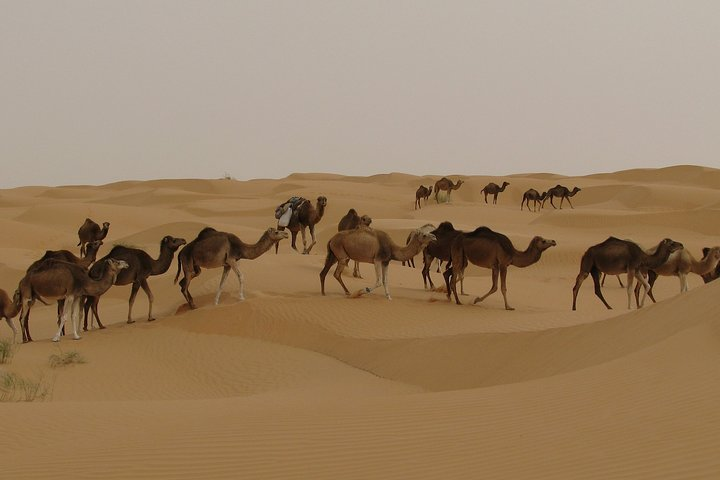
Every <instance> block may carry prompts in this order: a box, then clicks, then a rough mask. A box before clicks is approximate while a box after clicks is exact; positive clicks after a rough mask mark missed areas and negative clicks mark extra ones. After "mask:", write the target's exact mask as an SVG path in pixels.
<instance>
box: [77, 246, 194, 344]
mask: <svg viewBox="0 0 720 480" xmlns="http://www.w3.org/2000/svg"><path fill="white" fill-rule="evenodd" d="M185 243H186V242H185V239H184V238H175V237H171V236H170V235H167V236H165V237H163V239H162V240H161V241H160V255H158V258H157V259H154V258H152V257H151V256H150V255H148V254H147V253H146V252H144V251H143V250H140V249H137V248H129V247H124V246H121V245H117V246H115V247H113V249H112V250H110V253H108V254H107V255H105V257H103V258H102V259H101V261H99V262H97V263H96V264H95V265H93V267H92V268H91V269H90V276H91V277H92V278H95V279H98V278H101V277H102V275H103V273H104V270H105V268H107V263H106V262H103V261H102V260H107V259H108V258H114V259H115V260H123V261H124V262H125V263H127V264H128V268H126V269H124V270H122V271H121V272H120V273H119V274H118V275H117V277H116V278H115V282H114V285H130V284H132V287H131V290H130V299H129V300H128V303H129V306H128V318H127V323H134V322H135V321H134V320H133V319H132V308H133V304H134V303H135V297H136V296H137V293H138V290H139V289H140V288H142V289H143V291H144V292H145V295H147V297H148V304H149V305H148V322H152V321H153V320H155V317H153V314H152V306H153V300H154V297H153V294H152V291H151V290H150V285H148V282H147V280H148V278H149V277H150V276H153V275H162V274H163V273H165V272H167V271H168V269H169V268H170V264H172V261H173V258H175V252H176V251H177V249H178V248H180V247H181V246H183V245H185ZM99 303H100V297H91V296H88V297H85V302H84V304H83V312H84V320H83V330H86V331H87V329H88V325H87V323H88V313H89V311H90V309H92V315H93V318H94V319H95V320H97V323H98V327H100V328H101V329H102V328H105V326H104V325H103V324H102V322H101V321H100V315H98V304H99ZM92 323H93V322H92V319H91V321H90V327H91V328H92Z"/></svg>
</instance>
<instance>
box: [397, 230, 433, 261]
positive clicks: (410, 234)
mask: <svg viewBox="0 0 720 480" xmlns="http://www.w3.org/2000/svg"><path fill="white" fill-rule="evenodd" d="M418 230H420V231H422V232H425V233H432V231H433V230H435V225H433V224H432V223H426V224H425V225H423V226H422V227H420V228H418ZM414 233H415V230H413V231H411V232H410V233H408V236H407V238H406V239H405V245H407V244H408V243H410V240H412V236H413V234H414ZM405 264H407V265H408V266H409V267H412V268H415V257H412V258H411V259H410V260H408V261H407V262H402V266H403V267H404V266H405Z"/></svg>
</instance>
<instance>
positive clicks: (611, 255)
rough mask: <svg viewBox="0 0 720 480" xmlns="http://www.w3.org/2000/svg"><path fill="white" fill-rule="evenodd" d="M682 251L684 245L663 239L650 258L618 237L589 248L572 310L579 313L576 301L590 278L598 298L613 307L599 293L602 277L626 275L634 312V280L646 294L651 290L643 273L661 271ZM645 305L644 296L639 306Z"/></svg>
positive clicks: (584, 255)
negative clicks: (676, 252)
mask: <svg viewBox="0 0 720 480" xmlns="http://www.w3.org/2000/svg"><path fill="white" fill-rule="evenodd" d="M681 248H683V245H682V243H679V242H675V241H673V240H671V239H669V238H665V239H663V240H662V241H661V242H660V243H659V244H658V246H657V248H656V249H655V253H653V254H652V255H649V254H647V253H646V252H645V251H644V250H643V249H642V248H640V246H638V244H636V243H635V242H632V241H630V240H620V239H619V238H615V237H608V239H607V240H605V241H604V242H602V243H598V244H597V245H593V246H592V247H590V248H588V249H587V250H586V251H585V253H584V254H583V256H582V259H581V260H580V273H578V276H577V278H576V279H575V286H574V287H573V305H572V309H573V310H575V309H576V300H577V294H578V291H580V286H581V285H582V283H583V281H584V280H585V279H586V278H587V276H588V275H592V278H593V282H594V284H595V295H597V297H598V298H599V299H600V300H601V301H602V302H603V304H604V305H605V306H606V307H607V308H608V309H610V308H612V307H610V305H608V303H607V302H606V301H605V297H603V294H602V290H601V289H600V274H601V273H607V274H609V275H619V274H621V273H627V287H626V288H627V296H628V309H630V308H632V303H631V298H632V291H633V283H634V282H635V279H636V278H637V280H638V281H639V282H641V283H642V285H643V286H644V287H645V294H647V292H648V291H649V290H650V285H649V284H648V283H647V281H646V280H645V278H644V277H643V275H642V273H643V271H644V270H652V269H654V268H658V267H659V266H660V265H662V264H663V263H665V262H666V261H667V259H668V257H669V256H670V254H671V253H673V252H675V251H677V250H680V249H681ZM644 302H645V295H643V299H642V301H641V302H640V303H639V305H638V306H640V307H642V305H643V303H644Z"/></svg>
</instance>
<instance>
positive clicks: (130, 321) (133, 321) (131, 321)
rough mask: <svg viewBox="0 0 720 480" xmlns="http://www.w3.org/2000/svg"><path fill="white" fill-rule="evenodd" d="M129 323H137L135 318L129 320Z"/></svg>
mask: <svg viewBox="0 0 720 480" xmlns="http://www.w3.org/2000/svg"><path fill="white" fill-rule="evenodd" d="M127 323H135V320H128V321H127Z"/></svg>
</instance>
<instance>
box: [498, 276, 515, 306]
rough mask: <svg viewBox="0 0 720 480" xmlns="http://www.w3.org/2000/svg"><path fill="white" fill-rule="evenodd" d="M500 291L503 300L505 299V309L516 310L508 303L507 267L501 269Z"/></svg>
mask: <svg viewBox="0 0 720 480" xmlns="http://www.w3.org/2000/svg"><path fill="white" fill-rule="evenodd" d="M500 292H501V293H502V296H503V300H505V310H515V309H514V308H513V307H511V306H510V305H508V300H507V267H505V268H501V269H500Z"/></svg>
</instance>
